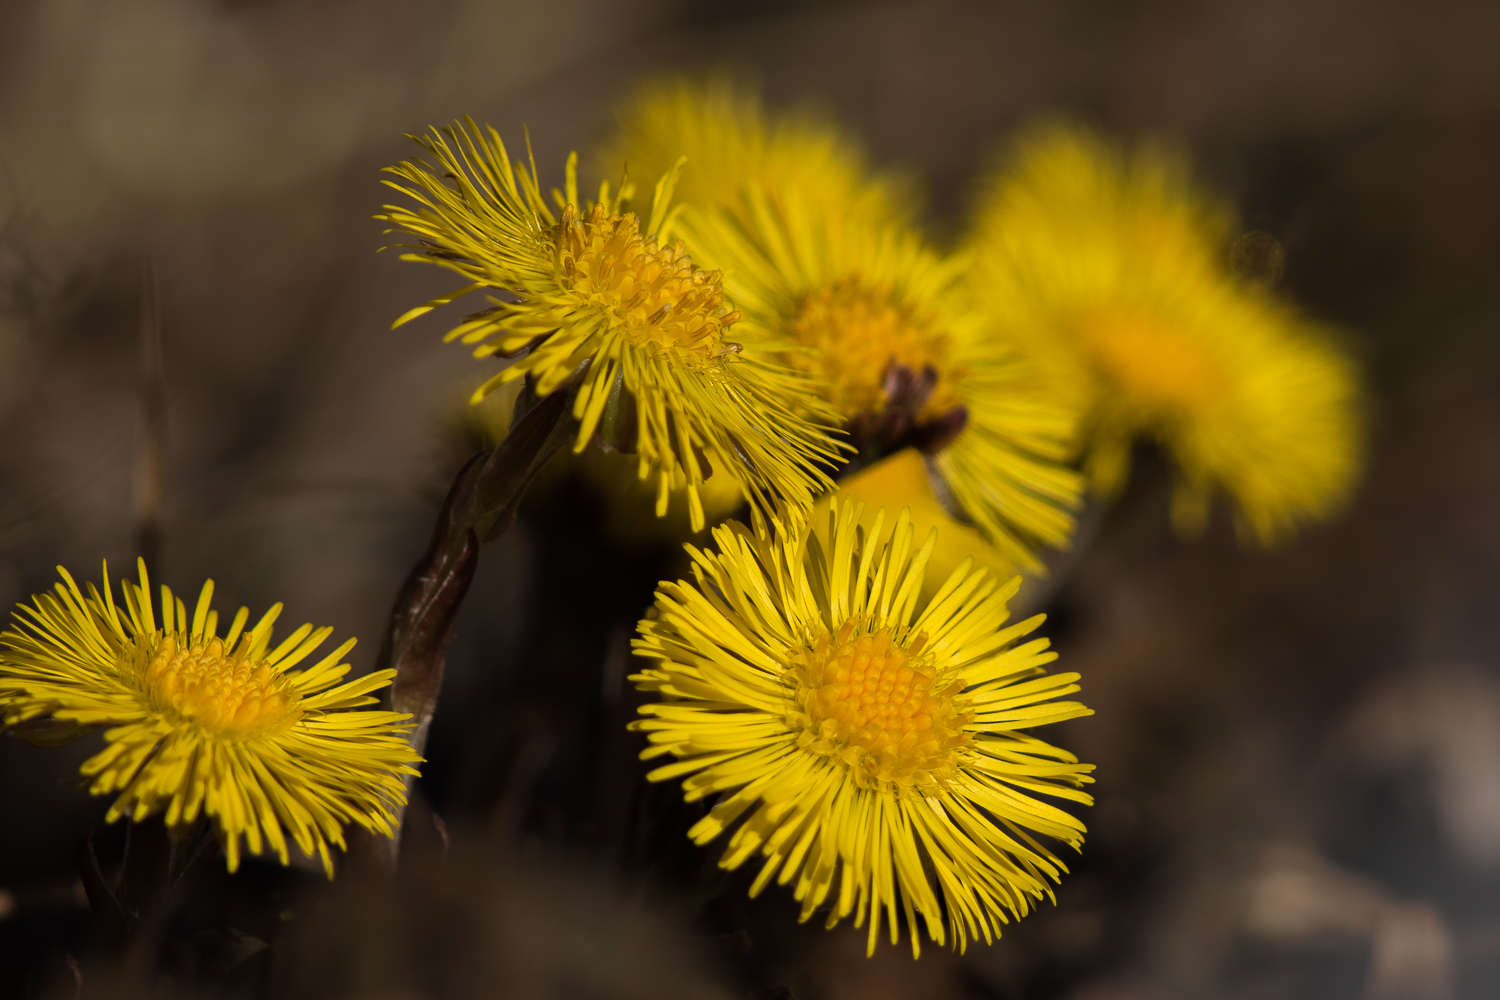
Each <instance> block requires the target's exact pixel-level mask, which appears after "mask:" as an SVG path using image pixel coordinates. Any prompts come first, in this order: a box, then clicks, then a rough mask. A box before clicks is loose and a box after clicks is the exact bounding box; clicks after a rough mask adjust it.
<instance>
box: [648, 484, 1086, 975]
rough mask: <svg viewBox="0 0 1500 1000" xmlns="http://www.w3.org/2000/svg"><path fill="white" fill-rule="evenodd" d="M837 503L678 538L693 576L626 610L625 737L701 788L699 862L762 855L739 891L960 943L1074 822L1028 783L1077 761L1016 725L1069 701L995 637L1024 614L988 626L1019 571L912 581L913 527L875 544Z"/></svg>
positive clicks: (1021, 897)
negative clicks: (635, 663)
mask: <svg viewBox="0 0 1500 1000" xmlns="http://www.w3.org/2000/svg"><path fill="white" fill-rule="evenodd" d="M861 515H862V510H861V508H860V506H859V505H857V504H854V503H850V502H847V501H845V502H840V501H838V500H835V501H834V502H833V503H832V504H831V506H830V508H829V512H828V526H827V534H826V535H825V536H824V537H826V538H828V539H829V540H830V544H828V545H827V546H825V545H824V544H823V542H822V541H821V539H820V538H819V536H818V535H817V534H814V533H811V532H810V531H808V530H807V529H806V528H805V527H804V528H802V529H799V530H798V531H797V532H796V533H793V534H790V535H782V534H778V533H771V532H769V531H767V530H765V528H764V523H765V522H764V521H763V520H760V521H759V525H760V527H759V528H758V530H756V531H751V530H749V529H747V528H745V527H744V526H743V525H741V524H738V523H735V522H731V523H730V524H729V525H727V526H725V527H722V528H717V529H715V530H714V539H715V541H716V542H717V543H718V551H717V552H713V551H699V550H697V549H695V548H693V547H691V546H689V547H688V552H689V554H690V555H691V557H692V559H693V563H694V565H693V573H694V577H695V580H694V581H692V582H689V581H679V582H677V583H663V584H662V585H661V588H660V589H659V590H658V591H657V600H656V607H655V609H654V612H655V613H654V616H653V617H651V618H648V619H646V620H645V621H643V622H641V624H640V633H641V634H640V638H638V639H637V640H636V641H635V649H636V652H637V654H638V655H640V656H642V657H644V658H646V659H649V660H653V661H655V664H654V665H653V666H652V667H651V668H650V669H648V670H644V671H642V672H641V673H639V674H637V675H634V676H633V677H632V680H634V681H635V682H636V684H637V685H638V686H639V687H640V688H642V689H644V690H647V691H653V692H657V693H659V694H660V695H661V696H662V700H661V701H660V702H656V703H650V704H646V705H644V706H642V707H641V709H640V711H641V713H642V714H643V715H645V716H646V718H645V719H643V720H639V721H637V722H635V723H633V726H634V727H635V728H636V729H639V730H643V731H645V732H646V733H647V736H648V739H649V740H650V746H649V747H648V748H647V749H646V751H645V752H644V753H643V754H642V756H643V757H645V758H654V757H660V756H663V755H667V754H671V755H673V756H675V757H677V758H678V759H677V760H676V761H675V762H673V763H668V764H665V765H663V766H661V767H658V768H657V769H656V770H654V771H653V772H651V774H650V777H651V779H652V780H654V781H663V780H667V779H669V778H675V777H680V776H683V775H689V776H690V777H688V778H687V780H686V781H685V782H684V788H685V790H686V794H687V798H688V799H689V800H695V799H701V798H703V797H705V796H719V799H718V802H717V804H716V805H715V806H714V808H713V809H712V810H711V811H710V812H709V814H708V815H707V816H705V817H704V818H703V819H702V820H700V821H699V822H698V823H697V824H696V825H695V826H694V827H693V828H692V829H691V830H690V831H689V836H691V837H692V839H693V840H694V841H695V842H696V843H698V844H706V843H708V842H709V841H711V840H713V839H714V838H716V837H718V836H720V835H721V834H723V833H724V832H725V831H727V830H728V829H729V828H730V827H731V826H733V827H735V829H734V832H733V833H732V834H731V835H730V837H729V841H728V844H727V846H726V848H725V852H724V855H723V857H722V858H721V859H720V862H719V864H720V865H721V866H722V867H724V868H728V869H733V868H737V867H739V866H740V865H741V864H743V863H744V862H746V861H747V860H749V859H750V858H751V857H752V856H754V855H759V856H760V857H761V858H762V859H763V861H762V865H761V869H760V873H759V876H758V877H757V878H756V879H755V882H754V884H753V885H752V887H751V889H750V892H751V895H755V894H756V893H759V892H760V891H761V890H762V889H763V888H765V886H766V885H768V884H769V883H770V882H771V881H772V880H773V879H775V880H776V881H777V882H778V883H780V884H783V885H784V884H787V883H793V884H794V885H795V890H794V891H795V895H796V898H797V899H798V900H800V901H801V903H802V919H803V920H806V919H808V918H809V917H810V916H811V915H812V914H813V912H814V911H815V910H817V909H818V908H819V907H821V906H824V905H825V904H826V905H827V906H828V917H827V925H828V926H829V927H832V926H834V925H835V924H836V923H838V922H839V921H840V920H842V919H843V918H845V917H848V916H849V915H850V914H853V915H854V918H855V925H856V926H863V925H864V924H865V923H866V922H868V923H869V947H870V949H871V951H872V952H873V950H874V947H875V942H876V940H877V936H878V934H879V929H880V924H881V921H882V920H884V921H885V922H886V923H887V924H888V926H889V929H890V935H891V940H892V942H893V943H894V942H895V941H896V940H897V939H898V937H899V926H900V924H901V923H902V922H903V921H904V923H905V924H906V926H907V929H908V932H909V933H910V935H911V940H912V950H913V952H914V953H915V952H917V951H918V937H919V928H918V918H919V917H920V919H921V923H922V925H923V926H924V927H925V929H926V931H927V934H928V935H929V936H930V937H931V939H932V940H933V941H935V942H937V943H939V944H942V943H947V942H950V941H951V943H952V944H953V945H954V946H955V947H957V948H960V949H961V948H963V947H964V946H965V945H966V944H967V942H968V941H970V940H976V939H980V938H982V939H983V940H985V941H990V940H992V939H993V938H994V937H995V936H997V935H998V934H999V933H1000V925H1001V924H1003V923H1006V922H1008V921H1009V920H1010V919H1011V918H1012V917H1015V918H1019V917H1021V916H1024V915H1025V914H1026V913H1027V912H1029V911H1030V909H1031V906H1032V905H1033V901H1034V900H1038V899H1040V898H1041V897H1042V896H1043V895H1050V892H1051V890H1050V883H1049V880H1056V879H1057V878H1058V877H1059V873H1060V872H1061V871H1064V870H1065V869H1064V866H1063V865H1062V863H1061V862H1060V861H1059V860H1058V859H1057V858H1056V857H1055V856H1054V855H1053V854H1052V852H1051V850H1049V849H1048V848H1047V847H1046V846H1044V845H1043V844H1042V843H1041V842H1040V841H1039V840H1038V839H1037V837H1036V835H1037V834H1040V835H1041V836H1044V837H1049V838H1052V839H1055V840H1059V841H1062V842H1063V843H1066V844H1069V845H1071V846H1073V847H1077V846H1078V845H1079V844H1081V842H1082V839H1083V829H1084V828H1083V824H1082V823H1080V822H1079V821H1078V820H1077V819H1076V818H1075V817H1073V816H1072V815H1070V814H1069V813H1067V812H1064V811H1063V810H1061V809H1059V808H1057V807H1056V806H1053V805H1051V804H1049V803H1046V802H1044V801H1042V800H1041V799H1039V798H1037V797H1036V796H1038V795H1045V796H1052V797H1056V798H1062V799H1066V800H1069V801H1073V802H1083V803H1088V802H1090V801H1091V800H1090V798H1089V796H1088V795H1087V794H1085V793H1084V792H1082V791H1080V790H1079V786H1081V785H1083V784H1085V783H1087V782H1090V781H1091V780H1092V779H1091V778H1090V777H1089V776H1088V772H1089V771H1091V770H1092V769H1093V768H1092V766H1090V765H1084V764H1079V763H1078V762H1077V759H1076V758H1075V757H1073V756H1072V755H1071V754H1069V753H1068V752H1066V751H1064V750H1060V749H1058V748H1056V747H1053V746H1050V745H1048V744H1047V743H1045V742H1043V741H1042V740H1040V739H1038V738H1036V737H1035V736H1032V735H1029V734H1027V733H1026V732H1025V730H1027V729H1030V728H1032V727H1034V726H1040V725H1045V724H1047V723H1051V722H1059V721H1062V720H1064V719H1070V718H1075V717H1077V716H1081V715H1088V714H1090V713H1089V710H1088V709H1087V708H1085V707H1084V706H1082V705H1081V704H1078V703H1077V702H1072V701H1059V700H1058V699H1059V698H1061V697H1062V696H1064V695H1067V694H1070V693H1072V692H1074V691H1076V690H1078V687H1077V685H1076V683H1075V681H1076V680H1077V679H1078V675H1077V674H1055V675H1053V674H1048V673H1046V671H1045V670H1044V669H1043V666H1042V665H1043V664H1045V663H1047V662H1049V661H1050V660H1052V659H1054V658H1055V654H1053V653H1049V652H1046V651H1045V650H1046V647H1047V641H1046V640H1045V639H1036V640H1033V641H1031V642H1027V643H1024V644H1022V645H1019V646H1010V645H1009V644H1010V643H1011V642H1012V641H1013V640H1015V639H1017V638H1019V637H1021V636H1023V635H1026V634H1027V633H1029V632H1031V631H1032V630H1033V629H1034V628H1036V626H1037V625H1038V624H1039V623H1040V621H1041V617H1040V616H1038V617H1036V618H1032V619H1030V620H1028V621H1024V622H1021V623H1020V624H1018V625H1013V626H1011V627H1009V628H1004V627H1002V626H1003V623H1004V622H1005V619H1006V607H1005V605H1006V601H1007V600H1008V599H1009V598H1010V597H1011V596H1012V595H1013V594H1014V593H1015V590H1016V587H1017V585H1018V584H1019V579H1013V580H1012V581H1011V582H1010V583H1009V584H1006V585H1000V584H999V583H998V582H997V581H996V580H995V579H993V578H991V577H989V576H988V574H987V573H985V571H983V570H973V571H971V570H970V568H969V564H967V563H966V564H965V565H963V566H961V567H960V568H959V569H958V570H956V571H955V572H954V573H953V574H952V575H951V576H950V577H949V578H948V579H947V581H946V582H944V583H943V585H942V586H941V587H940V588H939V589H938V591H937V593H936V594H934V595H933V597H932V598H931V600H930V601H926V600H922V599H921V598H920V596H919V595H920V592H921V589H922V585H923V576H924V573H925V569H926V565H927V562H928V559H929V557H930V555H931V553H932V551H933V548H934V547H935V545H936V544H937V542H936V537H935V534H934V533H929V535H928V537H927V541H926V542H925V544H924V545H923V546H922V548H921V549H920V550H918V551H915V552H914V551H913V546H912V540H913V531H912V527H911V519H910V516H909V514H908V513H907V512H905V511H903V512H902V514H901V516H900V517H899V518H898V519H897V522H896V527H895V529H894V531H892V532H891V534H890V536H889V537H890V539H891V540H890V542H889V543H888V544H883V545H877V544H876V543H875V542H874V540H876V539H880V538H882V537H885V536H883V534H882V527H883V519H884V512H883V511H882V512H881V514H879V515H877V516H876V518H875V523H874V525H873V526H872V528H871V530H870V531H868V532H867V531H865V530H863V529H862V528H860V527H859V521H860V518H861Z"/></svg>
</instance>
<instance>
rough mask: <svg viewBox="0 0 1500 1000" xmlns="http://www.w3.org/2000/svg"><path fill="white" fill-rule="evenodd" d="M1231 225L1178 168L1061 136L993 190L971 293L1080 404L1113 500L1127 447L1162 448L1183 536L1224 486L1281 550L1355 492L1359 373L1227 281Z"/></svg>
mask: <svg viewBox="0 0 1500 1000" xmlns="http://www.w3.org/2000/svg"><path fill="white" fill-rule="evenodd" d="M1234 229H1235V224H1234V218H1233V213H1232V212H1230V211H1229V209H1228V208H1227V206H1225V205H1224V204H1223V203H1222V202H1221V201H1220V200H1219V199H1217V198H1215V197H1213V196H1211V195H1208V194H1206V193H1203V192H1201V191H1200V190H1198V189H1197V188H1195V187H1194V186H1193V185H1192V184H1191V183H1190V182H1189V180H1188V177H1187V171H1186V169H1185V167H1184V166H1183V164H1182V163H1181V162H1179V161H1178V160H1176V159H1173V158H1172V157H1170V156H1167V155H1165V154H1163V153H1162V152H1160V151H1157V150H1153V149H1150V148H1145V149H1141V150H1139V151H1137V152H1135V153H1134V154H1132V155H1130V156H1124V155H1122V154H1120V153H1119V152H1117V151H1115V150H1113V149H1111V148H1110V147H1109V146H1108V145H1106V144H1105V143H1104V142H1103V141H1102V140H1100V139H1098V138H1096V137H1094V136H1092V135H1090V134H1088V133H1086V132H1083V131H1081V130H1078V129H1073V128H1067V127H1062V126H1051V127H1048V128H1044V129H1041V130H1039V131H1036V132H1033V133H1032V134H1031V135H1030V137H1029V138H1027V139H1026V140H1025V141H1023V142H1022V143H1021V144H1020V145H1019V147H1018V149H1017V152H1016V155H1015V157H1014V158H1013V162H1012V163H1011V165H1010V166H1009V168H1008V169H1006V170H1004V171H1002V172H999V173H997V174H996V175H995V176H993V177H992V178H991V179H990V183H989V191H988V194H987V196H986V198H985V200H984V202H983V204H982V206H981V209H980V212H979V216H978V220H977V222H976V225H975V228H974V231H973V233H972V235H971V238H970V241H969V253H970V255H971V259H972V262H973V272H972V278H973V280H972V282H971V285H972V287H973V289H974V290H975V294H976V296H977V297H978V298H979V299H980V300H981V302H982V303H983V305H984V307H985V308H986V310H987V311H988V312H989V313H990V315H992V316H993V317H995V320H996V323H997V325H998V326H999V327H1000V328H1001V329H1003V331H1004V332H1005V334H1006V335H1007V336H1008V337H1009V338H1010V339H1011V340H1013V341H1015V342H1018V343H1020V344H1021V345H1023V347H1024V349H1025V350H1026V351H1027V353H1028V355H1029V356H1030V357H1031V358H1033V359H1034V360H1035V362H1036V363H1037V364H1038V366H1039V367H1040V368H1041V369H1042V370H1043V371H1044V372H1045V373H1046V375H1045V377H1047V378H1048V380H1049V381H1050V384H1051V385H1052V386H1053V387H1054V391H1055V392H1056V393H1058V394H1059V395H1061V396H1065V397H1068V398H1071V399H1073V400H1075V401H1076V402H1077V405H1079V406H1080V407H1081V408H1082V409H1083V410H1084V411H1085V414H1086V416H1085V419H1084V421H1083V423H1082V424H1081V441H1080V445H1081V448H1082V450H1083V451H1084V453H1085V463H1086V470H1087V472H1088V474H1089V478H1090V479H1091V481H1092V482H1093V484H1094V485H1095V486H1096V487H1097V488H1099V489H1100V490H1102V491H1106V492H1108V491H1113V490H1116V489H1118V488H1119V486H1120V485H1121V484H1122V483H1123V481H1124V479H1125V477H1126V475H1127V472H1128V469H1129V456H1130V446H1131V444H1132V442H1133V441H1134V440H1135V439H1136V438H1137V437H1149V438H1152V439H1154V440H1155V441H1157V442H1158V443H1159V444H1160V445H1161V446H1162V447H1163V448H1164V449H1165V451H1166V452H1167V453H1168V454H1169V456H1170V457H1171V458H1172V460H1173V462H1174V464H1175V466H1176V468H1177V471H1178V477H1179V478H1178V485H1177V489H1176V491H1175V494H1174V498H1173V517H1174V521H1175V522H1176V524H1177V525H1178V527H1179V529H1181V530H1183V531H1185V532H1192V531H1196V530H1198V529H1200V528H1201V527H1202V525H1203V523H1204V522H1205V520H1206V518H1207V514H1208V507H1209V501H1210V497H1211V495H1212V493H1213V492H1214V491H1216V490H1223V491H1225V492H1227V493H1228V494H1229V495H1230V496H1231V497H1232V498H1233V499H1234V500H1235V501H1236V504H1237V507H1238V520H1239V526H1240V529H1241V532H1242V534H1244V535H1246V536H1248V537H1251V538H1254V539H1256V540H1258V541H1260V542H1272V541H1275V540H1277V539H1278V538H1281V537H1284V536H1285V535H1287V534H1289V533H1290V532H1291V531H1292V530H1293V529H1294V527H1295V526H1296V524H1297V522H1299V521H1300V520H1304V519H1316V518H1321V517H1326V516H1328V515H1329V514H1331V513H1332V512H1333V511H1334V510H1335V509H1336V508H1337V507H1338V506H1339V504H1340V503H1341V502H1342V501H1343V500H1344V499H1345V498H1346V497H1347V495H1348V493H1349V490H1350V488H1351V485H1352V483H1353V480H1354V478H1355V474H1356V472H1357V469H1358V465H1359V453H1360V437H1361V434H1360V421H1359V412H1358V409H1359V407H1358V397H1359V391H1358V377H1357V373H1356V371H1355V368H1354V365H1353V363H1352V362H1351V361H1350V360H1349V359H1348V358H1347V357H1346V356H1345V354H1344V353H1343V352H1342V351H1341V350H1339V349H1338V348H1337V347H1336V346H1335V344H1334V342H1333V338H1332V337H1331V336H1330V335H1329V333H1328V331H1326V330H1325V329H1323V328H1321V327H1319V326H1318V325H1317V324H1315V323H1312V322H1310V321H1308V320H1307V319H1305V318H1304V317H1302V316H1300V315H1299V314H1298V313H1297V311H1296V310H1295V309H1293V308H1292V307H1291V306H1290V305H1289V304H1287V303H1285V302H1283V301H1281V300H1278V299H1277V298H1275V297H1273V296H1272V295H1271V293H1270V292H1269V291H1268V290H1267V289H1266V288H1264V287H1261V286H1259V285H1256V284H1253V283H1250V282H1246V281H1242V280H1237V279H1236V278H1235V276H1233V275H1232V274H1230V273H1229V270H1228V264H1229V259H1230V254H1229V252H1228V251H1229V242H1230V236H1231V235H1232V234H1233V232H1234Z"/></svg>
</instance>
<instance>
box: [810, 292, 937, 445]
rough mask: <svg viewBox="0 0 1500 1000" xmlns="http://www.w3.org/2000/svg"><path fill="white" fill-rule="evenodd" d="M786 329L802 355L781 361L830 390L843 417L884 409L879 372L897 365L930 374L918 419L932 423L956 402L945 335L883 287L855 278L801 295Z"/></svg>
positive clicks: (883, 374) (882, 378)
mask: <svg viewBox="0 0 1500 1000" xmlns="http://www.w3.org/2000/svg"><path fill="white" fill-rule="evenodd" d="M788 330H789V332H790V334H791V336H792V339H793V340H795V341H796V342H797V343H798V344H799V345H801V346H803V347H807V348H812V350H811V351H807V352H788V355H787V357H786V361H787V362H788V363H789V364H791V365H793V366H794V367H797V368H800V369H802V370H803V371H806V372H808V373H809V374H811V375H813V376H814V377H816V378H818V379H820V380H822V381H824V382H826V383H827V384H828V385H830V386H831V387H832V390H833V392H832V398H831V400H830V402H832V403H833V404H834V405H835V406H836V407H838V409H839V412H841V413H842V414H843V415H844V418H845V419H846V420H853V419H854V418H856V417H858V416H859V415H860V414H865V413H880V412H881V411H882V410H884V409H885V405H886V403H887V398H886V372H887V371H889V370H890V367H891V366H892V365H893V364H895V365H904V366H905V367H907V368H909V369H911V370H912V371H913V372H914V373H917V374H921V373H922V372H923V371H924V370H926V369H928V368H930V369H932V370H933V371H934V372H935V373H936V374H937V384H936V386H935V387H934V388H933V391H932V395H931V396H929V397H928V398H927V401H926V403H924V404H923V406H922V409H921V412H920V413H919V414H918V419H919V420H921V421H927V420H933V419H936V418H938V417H941V416H942V415H944V414H946V413H948V412H950V411H952V410H954V409H956V408H957V407H959V406H961V405H963V400H962V399H961V398H960V397H959V395H958V376H959V374H960V372H958V371H957V370H955V369H954V368H953V367H952V361H951V357H950V346H949V343H948V336H947V334H946V333H944V331H942V330H941V329H939V328H938V327H937V325H936V324H935V323H934V322H933V321H932V320H931V319H930V318H928V317H924V316H921V315H919V314H918V313H917V312H915V311H914V310H913V309H911V308H910V307H909V306H906V305H904V304H902V303H900V302H897V301H896V300H895V298H894V296H893V295H892V294H891V292H890V290H889V289H875V288H869V287H867V286H866V285H864V284H863V283H862V282H860V281H858V280H856V279H846V280H843V281H839V282H835V283H834V284H832V285H829V286H827V287H825V288H822V289H820V290H818V291H816V292H813V293H811V294H810V295H807V296H806V297H804V298H803V299H802V301H801V303H799V304H798V306H797V310H796V312H795V313H793V315H792V317H791V321H790V322H789V323H788Z"/></svg>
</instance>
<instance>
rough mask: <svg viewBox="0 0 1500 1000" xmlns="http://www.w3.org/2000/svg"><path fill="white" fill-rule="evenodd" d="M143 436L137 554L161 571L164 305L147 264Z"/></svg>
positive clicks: (142, 335)
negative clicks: (162, 334)
mask: <svg viewBox="0 0 1500 1000" xmlns="http://www.w3.org/2000/svg"><path fill="white" fill-rule="evenodd" d="M139 376H140V393H141V395H140V403H141V436H140V440H139V444H138V447H137V448H136V453H135V454H136V458H135V544H136V551H137V552H138V553H139V554H140V555H141V557H142V558H143V559H145V560H146V564H147V565H148V566H150V567H152V568H153V569H155V568H156V567H157V566H158V564H159V559H160V556H161V534H162V527H161V509H162V478H163V475H162V463H163V460H164V457H165V454H166V424H167V390H166V382H165V379H164V377H163V374H162V359H161V306H160V301H159V296H158V291H157V280H156V264H155V262H154V261H153V260H152V259H151V258H150V257H147V258H146V260H145V262H144V263H143V264H142V265H141V323H140V368H139Z"/></svg>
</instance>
